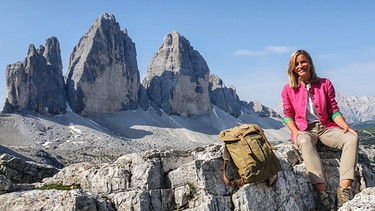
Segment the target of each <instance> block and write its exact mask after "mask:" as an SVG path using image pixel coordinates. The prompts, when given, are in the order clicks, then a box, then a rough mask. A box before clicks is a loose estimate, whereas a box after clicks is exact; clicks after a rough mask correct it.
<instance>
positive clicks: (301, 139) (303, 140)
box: [297, 134, 314, 147]
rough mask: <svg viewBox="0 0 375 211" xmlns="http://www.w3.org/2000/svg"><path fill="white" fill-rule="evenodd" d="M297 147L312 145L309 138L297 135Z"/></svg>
mask: <svg viewBox="0 0 375 211" xmlns="http://www.w3.org/2000/svg"><path fill="white" fill-rule="evenodd" d="M297 141H298V146H300V147H313V146H314V144H313V143H312V141H311V138H310V137H309V136H307V135H303V134H301V135H299V136H298V138H297Z"/></svg>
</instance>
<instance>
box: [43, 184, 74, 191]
mask: <svg viewBox="0 0 375 211" xmlns="http://www.w3.org/2000/svg"><path fill="white" fill-rule="evenodd" d="M80 188H81V186H80V185H75V184H73V185H63V184H49V185H43V186H42V187H39V188H38V189H39V190H52V189H55V190H74V189H80Z"/></svg>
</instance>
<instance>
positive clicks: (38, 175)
mask: <svg viewBox="0 0 375 211" xmlns="http://www.w3.org/2000/svg"><path fill="white" fill-rule="evenodd" d="M57 172H58V170H57V169H56V168H55V167H52V166H50V165H46V164H38V163H35V162H31V161H24V160H22V159H20V158H17V157H13V156H10V155H8V154H2V155H1V156H0V175H4V176H6V177H7V178H8V179H10V180H11V181H13V182H15V183H33V182H41V181H42V179H44V178H46V177H51V176H53V175H54V174H56V173H57Z"/></svg>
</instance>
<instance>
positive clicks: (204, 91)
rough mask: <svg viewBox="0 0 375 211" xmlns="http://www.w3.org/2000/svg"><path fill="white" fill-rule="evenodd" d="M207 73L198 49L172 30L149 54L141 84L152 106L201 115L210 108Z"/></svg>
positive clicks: (176, 112) (167, 110)
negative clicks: (152, 52) (154, 52)
mask: <svg viewBox="0 0 375 211" xmlns="http://www.w3.org/2000/svg"><path fill="white" fill-rule="evenodd" d="M209 74H210V70H209V68H208V66H207V64H206V61H205V60H204V59H203V57H202V56H201V55H200V54H199V52H198V51H196V50H194V49H193V47H191V46H190V43H189V41H188V40H186V39H185V37H183V36H181V35H180V34H178V33H177V32H172V33H168V34H167V35H166V36H165V37H164V43H163V45H162V46H161V47H160V48H159V51H158V52H157V53H156V54H155V55H154V57H153V58H152V60H151V62H150V64H149V66H148V68H147V72H146V77H145V80H144V81H143V85H144V87H145V89H146V93H147V96H148V98H149V99H150V101H151V105H152V106H154V108H157V109H158V108H161V109H162V110H163V111H164V112H166V113H167V114H178V115H183V116H187V115H201V114H207V113H208V112H210V111H211V103H210V98H209V92H208V84H209V81H208V77H209Z"/></svg>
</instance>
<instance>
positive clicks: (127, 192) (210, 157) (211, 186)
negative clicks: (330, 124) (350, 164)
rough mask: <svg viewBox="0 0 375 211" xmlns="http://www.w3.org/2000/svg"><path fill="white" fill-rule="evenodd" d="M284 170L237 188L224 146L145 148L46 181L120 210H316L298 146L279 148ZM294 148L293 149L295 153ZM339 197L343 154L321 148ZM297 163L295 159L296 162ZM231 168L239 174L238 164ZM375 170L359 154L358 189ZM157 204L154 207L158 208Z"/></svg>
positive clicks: (78, 166)
mask: <svg viewBox="0 0 375 211" xmlns="http://www.w3.org/2000/svg"><path fill="white" fill-rule="evenodd" d="M277 147H278V148H279V149H278V150H277V151H276V154H277V156H278V157H279V158H280V160H281V165H282V171H280V172H279V174H278V176H279V179H278V182H277V183H276V185H275V186H274V187H272V188H270V187H267V186H266V185H265V184H264V183H257V184H246V185H245V186H243V187H242V188H240V189H238V190H234V189H231V188H230V187H229V186H227V185H226V184H225V183H224V182H223V179H222V176H223V160H222V147H221V145H212V146H208V147H206V148H196V149H194V150H190V151H177V150H172V151H165V152H157V151H155V152H144V153H138V154H130V155H125V156H123V157H120V158H119V159H118V160H117V161H116V162H114V163H112V164H110V163H108V164H89V163H85V164H74V165H71V166H68V167H66V168H64V169H63V170H62V171H60V172H59V173H57V174H56V175H55V176H53V177H51V178H48V179H45V180H44V181H43V182H44V184H54V183H62V184H64V185H72V184H79V185H80V186H81V188H82V190H83V191H85V192H91V193H94V194H102V195H103V194H104V195H106V196H107V197H108V198H109V199H110V200H111V201H112V203H113V204H114V206H115V207H116V209H120V210H122V209H134V210H170V209H173V208H175V209H186V210H313V209H315V208H316V203H315V201H316V192H315V191H314V189H313V185H312V184H311V183H310V182H309V178H308V175H307V174H306V170H305V166H304V164H303V163H300V162H298V159H294V158H292V157H293V156H297V155H296V154H295V152H294V149H293V146H292V144H281V145H278V146H277ZM291 151H293V153H291ZM320 154H321V157H322V158H323V163H324V166H325V171H326V174H327V184H328V190H329V191H330V193H331V195H330V196H331V197H332V199H333V200H334V194H335V191H334V190H335V189H336V187H337V185H338V181H339V173H338V172H339V171H338V166H339V160H338V158H339V157H340V152H336V151H329V150H324V149H323V150H322V151H320ZM290 162H292V163H290ZM231 168H232V169H231V170H229V171H228V172H227V176H228V178H229V179H234V178H235V177H236V173H235V172H236V171H235V169H234V167H233V166H232V167H231ZM374 176H375V173H374V170H373V169H372V168H371V167H370V166H369V162H368V159H367V158H366V157H365V156H360V157H359V163H358V169H357V172H356V179H355V181H354V183H353V193H354V194H358V193H360V192H361V191H362V190H365V189H366V188H367V187H372V186H374V181H375V177H374ZM153 208H154V209H153Z"/></svg>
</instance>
